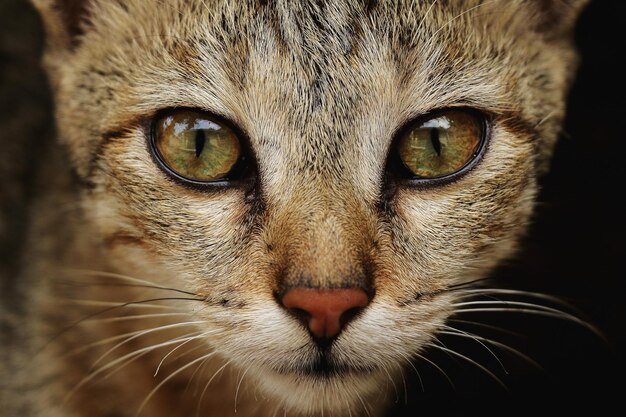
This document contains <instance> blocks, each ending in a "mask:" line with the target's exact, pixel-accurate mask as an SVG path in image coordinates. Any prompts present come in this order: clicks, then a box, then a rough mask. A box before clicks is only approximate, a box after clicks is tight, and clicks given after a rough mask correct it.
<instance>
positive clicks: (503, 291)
mask: <svg viewBox="0 0 626 417" xmlns="http://www.w3.org/2000/svg"><path fill="white" fill-rule="evenodd" d="M459 292H461V293H463V294H464V295H465V294H467V295H468V296H470V297H471V296H481V295H484V296H488V295H492V294H497V295H512V296H520V297H528V298H534V299H538V300H544V301H549V302H551V303H553V304H556V305H560V306H563V307H566V308H568V309H570V310H572V311H573V312H575V313H576V314H579V315H581V316H584V313H583V312H582V311H581V310H580V309H578V308H577V307H576V306H574V305H572V304H571V303H568V302H567V301H565V300H563V299H561V298H558V297H555V296H552V295H549V294H543V293H538V292H533V291H525V290H516V289H508V288H468V289H463V290H462V291H459Z"/></svg>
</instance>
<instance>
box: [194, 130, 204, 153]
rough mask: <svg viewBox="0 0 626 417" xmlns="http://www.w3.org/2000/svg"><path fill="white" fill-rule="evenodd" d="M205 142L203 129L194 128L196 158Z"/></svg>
mask: <svg viewBox="0 0 626 417" xmlns="http://www.w3.org/2000/svg"><path fill="white" fill-rule="evenodd" d="M205 142H206V136H205V134H204V130H203V129H198V130H196V158H198V157H199V156H200V154H201V153H202V150H203V149H204V144H205Z"/></svg>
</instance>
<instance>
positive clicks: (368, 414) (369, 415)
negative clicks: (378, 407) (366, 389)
mask: <svg viewBox="0 0 626 417" xmlns="http://www.w3.org/2000/svg"><path fill="white" fill-rule="evenodd" d="M354 393H355V394H356V397H357V398H358V400H359V402H360V403H361V405H362V406H363V411H365V414H367V416H368V417H372V413H371V412H370V408H369V407H368V406H367V405H366V404H365V401H363V397H362V396H361V394H359V392H358V391H356V390H355V391H354Z"/></svg>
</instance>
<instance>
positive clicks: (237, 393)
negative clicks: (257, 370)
mask: <svg viewBox="0 0 626 417" xmlns="http://www.w3.org/2000/svg"><path fill="white" fill-rule="evenodd" d="M250 368H252V365H249V366H248V367H247V368H246V370H245V371H244V372H243V373H242V374H241V378H239V382H238V383H237V389H235V414H237V399H238V398H239V389H240V388H241V384H242V383H243V379H244V378H245V376H246V374H247V373H248V371H249V370H250Z"/></svg>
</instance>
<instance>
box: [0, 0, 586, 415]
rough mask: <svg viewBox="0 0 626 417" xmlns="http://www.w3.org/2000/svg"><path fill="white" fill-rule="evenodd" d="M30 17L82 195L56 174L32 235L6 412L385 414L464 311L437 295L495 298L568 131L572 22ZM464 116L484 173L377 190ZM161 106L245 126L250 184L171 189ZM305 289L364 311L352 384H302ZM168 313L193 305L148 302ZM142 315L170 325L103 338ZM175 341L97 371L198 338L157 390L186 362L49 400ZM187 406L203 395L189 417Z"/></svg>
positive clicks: (244, 14) (546, 12) (420, 8)
mask: <svg viewBox="0 0 626 417" xmlns="http://www.w3.org/2000/svg"><path fill="white" fill-rule="evenodd" d="M33 2H34V4H35V5H36V6H37V8H38V9H39V10H40V11H41V14H42V16H43V19H44V22H45V23H46V27H47V30H48V49H47V52H46V55H45V63H46V67H47V69H48V72H49V76H50V80H51V82H52V85H53V89H54V94H55V97H56V113H57V122H58V130H59V138H60V141H61V143H62V144H63V145H64V146H65V149H67V152H68V154H69V160H70V161H71V167H72V169H73V170H74V171H75V174H76V178H72V177H71V176H70V175H69V174H68V171H69V170H68V169H67V168H68V167H67V166H65V165H64V162H63V161H64V159H63V157H62V156H58V157H56V158H55V157H54V155H52V156H51V158H50V162H49V166H48V168H46V171H45V173H44V175H45V176H46V177H47V178H48V179H49V180H50V181H51V186H50V187H49V189H50V191H49V193H48V195H45V196H42V198H41V201H40V203H39V206H37V207H39V208H40V209H41V210H42V212H44V213H46V215H45V216H41V218H40V219H38V221H37V222H36V224H34V225H33V228H32V230H33V234H32V238H31V239H32V240H33V241H32V245H30V246H31V247H32V248H33V250H32V252H30V253H29V254H28V256H27V258H26V259H27V262H26V264H27V265H25V267H24V272H23V276H24V278H23V279H24V280H26V282H28V283H29V286H30V287H31V291H30V295H29V297H30V298H29V299H28V300H27V301H28V306H29V307H28V311H27V312H26V313H25V315H24V316H25V317H27V318H26V321H25V323H27V324H28V326H29V328H28V330H27V332H28V333H29V334H30V335H32V341H31V344H30V345H29V346H30V347H25V348H24V349H23V350H22V351H20V352H15V354H14V358H13V359H12V361H13V363H14V366H15V368H14V369H20V370H22V371H21V374H20V375H18V376H16V378H15V381H16V384H18V385H19V384H24V385H29V384H34V385H35V386H36V387H35V389H32V390H29V391H28V394H25V395H23V396H20V398H18V399H17V401H16V399H15V398H12V399H10V400H7V404H8V406H7V407H8V408H7V409H8V410H13V411H9V412H8V413H9V414H8V415H9V416H12V415H20V414H19V412H18V411H16V410H20V409H21V410H23V409H24V408H22V407H28V410H29V415H33V416H35V415H46V416H71V415H76V416H78V415H89V416H94V417H96V416H111V415H116V416H131V415H134V414H135V412H136V411H137V409H138V408H139V407H140V404H141V403H142V401H143V400H144V399H145V398H146V396H147V395H148V394H149V393H150V392H151V391H152V389H153V388H155V387H156V386H157V385H158V384H159V383H160V381H163V380H164V378H166V377H167V376H168V375H172V376H173V377H172V379H170V380H169V382H168V383H167V384H164V385H163V387H162V388H161V389H159V390H158V391H157V392H156V394H155V395H154V396H153V397H152V398H151V399H150V400H149V401H148V402H147V403H146V406H145V408H144V409H143V413H144V415H150V416H156V417H158V416H179V415H180V416H187V415H193V413H195V412H196V408H197V407H199V410H200V411H201V413H202V415H207V416H228V415H234V412H235V409H236V410H237V415H238V416H271V415H273V413H275V412H277V413H278V415H282V413H283V411H284V412H286V414H287V415H294V416H299V415H307V416H318V415H322V413H325V414H324V415H333V416H348V415H352V416H357V415H365V414H367V413H371V414H372V415H383V414H384V412H385V410H386V409H387V406H388V398H387V396H386V395H380V391H381V390H385V387H387V388H386V389H388V390H390V389H391V385H392V384H389V383H388V381H389V379H397V378H399V375H400V374H401V372H402V368H403V367H404V366H406V362H407V360H409V359H410V358H413V357H415V355H416V354H418V353H419V352H421V351H422V350H423V349H424V348H425V346H426V344H427V343H428V342H430V341H431V340H432V339H433V337H434V335H435V333H436V331H437V329H438V328H439V327H440V326H441V325H442V324H443V323H444V322H445V319H446V317H448V316H449V314H451V312H452V311H453V310H454V305H453V303H454V300H455V298H454V293H453V292H450V291H446V289H449V288H450V287H451V286H454V285H458V284H461V283H465V282H471V281H474V280H477V279H480V278H483V277H485V276H487V275H488V274H489V272H490V271H491V270H492V269H493V268H494V267H495V266H496V265H498V264H499V263H500V262H501V261H502V260H504V259H506V258H508V257H510V256H511V255H512V254H513V253H514V252H515V250H516V247H517V242H518V241H519V238H520V236H521V235H522V234H523V233H524V231H525V228H526V225H527V223H528V221H529V218H530V216H531V214H532V210H533V201H534V197H535V195H536V192H537V186H536V180H537V177H538V175H540V174H541V173H542V172H544V171H545V169H546V167H547V161H548V160H549V157H550V154H551V150H552V147H553V145H554V141H555V140H556V136H557V133H558V131H559V126H560V123H561V121H562V119H563V116H564V96H565V94H566V91H567V87H568V85H569V81H570V79H571V75H572V70H573V68H574V65H575V55H574V53H573V51H572V48H571V45H570V38H569V34H570V30H571V27H572V25H573V22H574V21H575V17H576V15H577V13H578V11H579V10H580V8H581V6H582V3H584V2H560V1H556V0H555V1H498V0H496V1H484V2H483V1H472V0H463V1H439V2H413V1H406V2H405V1H401V2H391V1H390V2H385V1H381V2H376V1H370V2H364V3H362V2H357V1H332V2H313V1H311V2H309V1H302V2H287V1H285V2H282V1H267V2H223V1H209V0H206V1H201V0H198V1H186V0H185V1H183V0H172V1H156V0H155V1H146V0H133V1H124V2H122V1H119V2H118V1H104V0H94V1H89V2H84V3H82V4H79V2H76V1H72V2H64V1H60V0H59V1H54V0H34V1H33ZM546 22H555V23H554V24H546ZM459 106H462V107H474V108H477V109H479V110H481V111H483V112H485V113H487V114H489V115H491V118H492V123H491V129H490V141H489V145H488V149H487V151H486V153H485V155H484V157H483V158H482V160H481V161H480V162H479V163H478V164H477V166H476V167H475V168H474V169H473V170H471V171H470V172H468V173H467V174H466V175H464V176H462V177H460V178H458V179H457V180H456V181H453V182H450V183H447V184H444V185H440V186H434V187H419V188H415V187H407V186H402V185H398V186H392V185H391V184H389V183H388V181H387V180H386V179H385V177H384V172H385V163H386V158H387V154H388V149H389V146H390V143H391V141H392V140H393V138H394V134H395V133H396V132H397V131H398V129H400V128H401V127H402V126H403V125H405V124H406V123H407V122H408V121H410V120H411V119H413V118H415V117H416V116H418V115H421V114H425V113H427V112H429V111H432V110H434V109H440V108H447V107H459ZM172 107H191V108H199V109H205V110H207V111H211V112H213V113H216V114H219V115H221V116H223V117H225V118H227V119H229V120H231V121H233V122H234V123H236V124H237V125H238V126H239V127H240V128H241V129H242V130H243V131H244V132H245V133H246V135H247V136H248V138H249V140H250V143H251V147H252V149H253V151H254V155H255V157H256V161H257V165H258V175H257V177H258V179H257V181H256V182H255V183H254V184H242V185H241V186H238V187H231V188H221V189H196V188H190V187H187V186H184V185H182V184H180V183H178V182H176V181H174V180H173V179H172V178H170V177H169V176H168V175H167V174H165V173H164V172H163V171H162V170H161V169H160V168H159V167H158V166H157V165H156V164H155V162H154V159H153V158H152V156H151V155H150V153H149V150H148V147H147V145H146V140H147V139H146V138H147V135H148V133H149V126H150V123H151V120H152V118H153V117H154V115H155V114H156V113H157V112H158V111H159V110H161V109H163V108H172ZM31 260H32V262H31ZM68 268H71V269H68ZM84 269H89V270H96V271H111V272H115V273H119V274H124V275H125V276H130V277H136V278H138V279H141V280H145V281H149V283H151V284H152V285H157V286H159V287H162V288H161V289H154V288H153V289H150V288H145V287H144V285H145V282H144V281H137V280H132V279H127V278H121V277H118V276H115V275H110V274H105V273H100V272H97V273H90V272H85V271H84ZM303 282H304V283H306V284H307V285H310V286H316V287H317V286H319V287H337V286H345V285H357V286H362V287H364V288H368V289H369V290H371V291H373V292H375V296H374V298H373V300H372V303H371V304H370V305H369V306H368V307H367V308H366V309H365V310H364V311H363V312H362V314H361V315H360V316H359V317H357V318H356V319H355V320H354V321H352V322H351V323H350V325H349V326H348V327H347V328H346V329H345V331H344V332H343V333H342V334H341V336H340V337H339V338H338V339H337V341H336V342H335V345H334V347H333V354H334V355H335V356H334V357H335V360H336V361H337V363H339V364H342V365H343V366H346V367H353V368H354V369H356V370H358V371H354V372H349V373H345V374H342V373H338V374H335V375H330V376H315V375H313V374H307V373H306V372H303V367H306V365H307V364H312V363H313V361H314V360H315V351H314V346H313V344H312V341H311V339H310V337H309V335H308V333H307V332H306V331H305V329H304V328H303V327H302V326H301V325H300V324H299V322H298V321H296V320H294V319H293V318H292V317H291V316H290V315H288V314H287V313H286V312H285V310H284V309H283V308H282V307H281V306H279V305H278V304H277V302H276V300H275V298H274V297H275V293H276V292H279V291H281V289H282V288H284V287H286V286H289V285H292V284H294V283H303ZM137 285H140V286H137ZM163 288H170V289H171V288H175V289H177V290H179V291H178V292H176V291H173V290H165V289H163ZM181 291H184V293H182V292H181ZM159 297H184V298H195V299H201V301H198V300H165V301H146V302H143V301H142V302H141V303H138V302H139V301H140V300H151V299H154V298H159ZM87 300H90V301H87ZM95 301H99V302H109V303H112V304H111V305H118V306H120V305H123V307H119V308H116V309H113V310H111V311H108V312H106V313H100V314H97V313H98V312H99V311H102V309H103V308H105V307H107V306H108V305H109V304H97V305H94V302H95ZM59 303H61V307H60V306H59ZM128 303H131V304H128ZM155 304H158V305H159V306H160V307H154V308H152V310H151V309H150V307H149V306H150V305H155ZM150 312H158V313H171V312H174V313H180V314H181V315H180V316H154V317H152V318H145V319H141V320H140V319H136V320H132V319H128V320H125V321H124V320H118V321H98V320H97V319H98V318H104V317H115V316H122V315H127V314H147V313H150ZM77 320H80V322H77ZM180 322H191V323H190V324H188V325H185V326H182V325H181V326H180V327H171V328H167V329H164V330H162V331H155V332H153V333H149V334H146V335H144V336H142V337H136V338H134V339H131V340H129V342H128V343H126V344H123V345H120V346H119V347H118V348H116V349H115V350H114V351H112V352H109V354H108V355H107V356H106V358H105V359H104V360H103V361H101V362H100V363H99V364H100V365H105V364H107V363H109V364H112V363H114V361H115V360H116V358H121V357H122V356H123V355H124V354H127V353H130V352H133V351H135V350H137V349H142V348H145V347H147V346H150V345H152V344H156V343H162V342H167V341H169V340H172V338H175V337H178V336H182V335H185V334H193V335H197V334H199V333H200V332H206V334H203V335H202V337H201V338H198V339H196V340H193V341H190V342H189V343H187V344H185V345H183V346H181V347H180V348H178V350H176V351H175V352H174V353H173V354H172V355H170V356H168V358H169V359H170V360H166V361H164V364H163V369H161V370H160V371H159V374H158V375H157V377H153V374H154V372H155V368H156V367H157V366H158V364H159V362H160V361H161V359H162V358H163V357H164V356H165V355H167V354H168V352H170V351H171V350H172V349H173V348H175V347H176V346H179V344H180V343H173V344H169V345H167V346H164V347H163V348H162V349H156V350H154V351H150V352H148V351H147V350H146V352H147V354H146V355H145V356H141V357H139V358H137V360H135V361H133V362H132V363H130V364H128V366H125V367H124V368H122V369H120V370H119V372H116V373H114V374H113V375H111V376H110V377H109V378H102V376H103V375H102V374H97V377H95V378H93V380H89V381H88V383H85V384H84V385H80V387H79V388H78V389H76V390H75V392H73V393H72V395H71V396H69V398H68V399H67V401H63V399H64V398H65V397H66V396H67V393H68V392H71V391H72V390H73V389H74V388H76V387H77V384H81V381H82V380H83V378H85V376H87V375H89V373H90V372H92V371H93V370H94V369H98V366H95V368H92V367H93V366H94V365H93V364H94V361H96V360H97V359H98V358H99V357H100V355H102V354H103V353H105V352H107V351H108V350H109V349H110V348H111V347H113V346H115V345H116V344H117V343H118V342H119V341H121V340H123V339H118V340H115V341H114V342H113V343H109V344H103V345H99V346H95V347H89V343H92V342H97V341H99V340H104V339H106V338H108V337H114V336H116V335H120V334H124V333H128V332H132V331H137V330H141V329H149V328H152V327H156V326H163V325H167V324H175V323H180ZM72 323H74V325H72V326H71V328H70V329H67V330H63V331H62V330H61V329H64V328H65V326H67V325H68V324H72ZM59 331H62V333H61V334H60V335H59ZM55 334H56V335H58V336H54V337H53V336H51V335H55ZM42 345H45V348H44V349H43V350H37V347H38V346H42ZM81 346H83V347H85V349H84V350H82V351H80V352H75V350H76V349H77V348H80V347H81ZM88 347H89V348H88ZM194 348H195V350H194ZM209 352H215V354H214V356H211V359H209V360H208V361H206V362H200V361H199V360H198V359H197V358H201V357H202V355H206V354H208V353H209ZM183 353H185V355H183V356H181V357H179V358H178V359H177V358H176V357H177V356H179V355H180V354H183ZM31 355H32V357H33V359H32V360H30V359H29V358H30V357H31ZM193 360H198V361H197V362H194V366H189V367H188V368H184V369H183V371H181V372H180V373H178V374H175V372H176V371H177V369H182V368H181V367H182V366H185V365H186V364H188V363H192V362H191V361H193ZM194 371H196V372H194ZM104 374H106V372H105V373H104ZM213 376H215V379H213V380H211V378H212V377H213ZM209 381H211V384H210V385H207V383H208V382H209ZM189 382H191V388H190V389H188V390H186V389H185V388H186V385H187V384H188V383H189ZM195 385H197V386H198V387H200V389H199V390H200V392H201V391H202V389H204V387H205V386H207V387H208V389H207V392H206V393H205V394H204V396H202V400H201V401H199V399H198V397H197V396H196V397H193V396H192V394H193V392H192V391H193V390H194V387H195ZM383 394H389V393H388V392H385V393H383ZM21 415H24V414H21Z"/></svg>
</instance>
